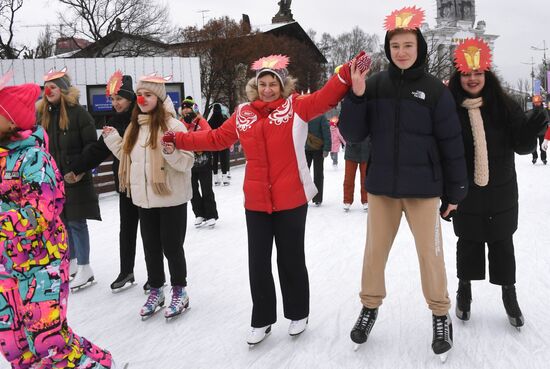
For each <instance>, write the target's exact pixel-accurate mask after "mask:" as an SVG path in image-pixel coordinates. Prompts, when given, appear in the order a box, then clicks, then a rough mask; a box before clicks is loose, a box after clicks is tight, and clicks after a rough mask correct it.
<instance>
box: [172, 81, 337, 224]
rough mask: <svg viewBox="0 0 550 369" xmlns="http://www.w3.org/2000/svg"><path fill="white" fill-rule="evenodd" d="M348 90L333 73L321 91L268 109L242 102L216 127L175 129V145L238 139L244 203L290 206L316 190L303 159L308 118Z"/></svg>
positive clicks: (219, 144) (208, 146) (214, 146)
mask: <svg viewBox="0 0 550 369" xmlns="http://www.w3.org/2000/svg"><path fill="white" fill-rule="evenodd" d="M347 91H348V86H347V85H346V84H345V83H344V82H343V81H342V79H340V78H339V77H338V76H337V75H335V76H333V77H332V78H331V79H330V80H329V81H328V82H327V84H326V85H325V86H324V87H323V88H322V89H320V90H319V91H316V92H314V93H312V94H310V95H298V94H293V95H292V96H290V97H288V98H287V99H283V100H282V103H281V105H279V106H278V107H277V108H276V109H275V110H273V111H272V112H271V113H269V114H266V113H262V112H260V111H258V110H257V109H255V108H254V106H253V104H251V103H244V104H241V105H239V106H238V107H237V109H236V110H235V112H234V113H233V115H232V116H231V117H230V118H229V119H227V120H226V121H225V122H224V123H223V124H222V125H221V126H220V127H219V128H217V129H214V130H211V131H202V132H201V131H199V132H190V133H178V134H177V135H176V147H177V148H178V149H184V150H204V151H218V150H223V149H225V148H227V147H229V146H231V145H232V144H233V143H234V142H235V141H236V140H237V139H239V140H240V142H241V145H242V148H243V151H244V154H245V157H246V171H245V178H244V185H243V191H244V207H245V208H246V209H247V210H252V211H262V212H267V213H272V212H275V211H282V210H288V209H294V208H296V207H298V206H301V205H303V204H305V203H307V202H308V201H309V200H311V198H312V197H313V196H315V194H316V193H317V189H316V187H315V185H314V184H313V181H312V179H311V175H310V173H309V170H308V167H307V163H306V158H305V150H304V145H305V142H306V138H307V132H308V127H307V122H308V121H310V120H311V119H313V118H315V117H317V116H319V115H321V114H323V113H324V112H326V111H327V110H329V109H331V108H333V107H334V106H336V104H337V103H338V102H339V101H340V100H341V99H342V98H343V97H344V95H345V94H346V92H347Z"/></svg>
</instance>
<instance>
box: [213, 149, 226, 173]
mask: <svg viewBox="0 0 550 369" xmlns="http://www.w3.org/2000/svg"><path fill="white" fill-rule="evenodd" d="M218 161H219V162H220V166H221V167H222V174H226V173H227V171H228V170H229V149H225V150H221V151H212V172H213V173H214V174H218Z"/></svg>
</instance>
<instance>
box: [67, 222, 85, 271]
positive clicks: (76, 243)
mask: <svg viewBox="0 0 550 369" xmlns="http://www.w3.org/2000/svg"><path fill="white" fill-rule="evenodd" d="M65 225H66V226H67V232H68V233H69V255H70V256H71V259H74V258H75V257H76V260H77V262H78V265H86V264H90V235H89V233H88V224H87V223H86V219H78V220H69V221H68V222H66V223H65Z"/></svg>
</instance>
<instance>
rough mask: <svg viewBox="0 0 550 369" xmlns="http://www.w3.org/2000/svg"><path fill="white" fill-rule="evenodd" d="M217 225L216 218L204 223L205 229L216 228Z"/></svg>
mask: <svg viewBox="0 0 550 369" xmlns="http://www.w3.org/2000/svg"><path fill="white" fill-rule="evenodd" d="M215 225H216V218H210V219H207V220H206V221H205V222H204V226H205V227H210V228H214V226H215Z"/></svg>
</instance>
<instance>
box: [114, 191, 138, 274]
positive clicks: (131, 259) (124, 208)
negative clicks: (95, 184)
mask: <svg viewBox="0 0 550 369" xmlns="http://www.w3.org/2000/svg"><path fill="white" fill-rule="evenodd" d="M118 195H119V201H118V208H119V212H120V232H119V234H118V240H119V247H120V273H121V274H130V273H133V272H134V263H135V259H136V237H137V229H138V222H139V211H138V207H137V206H135V205H134V203H133V202H132V199H131V198H129V197H128V196H126V194H124V193H119V194H118Z"/></svg>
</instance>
